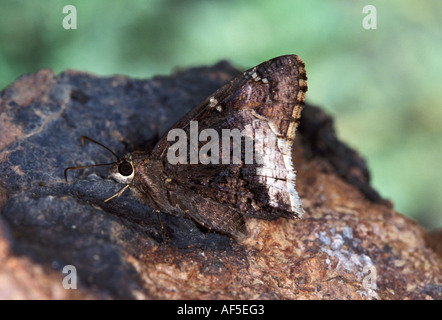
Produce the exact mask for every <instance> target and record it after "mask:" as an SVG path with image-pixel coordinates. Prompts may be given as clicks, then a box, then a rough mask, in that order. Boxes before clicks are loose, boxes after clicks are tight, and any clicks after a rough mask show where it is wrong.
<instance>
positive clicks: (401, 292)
mask: <svg viewBox="0 0 442 320" xmlns="http://www.w3.org/2000/svg"><path fill="white" fill-rule="evenodd" d="M307 67H308V66H307ZM307 71H308V68H307ZM238 73H239V72H238V70H236V69H234V68H233V67H232V66H230V65H229V64H228V63H226V62H221V63H218V64H216V65H214V66H211V67H201V68H193V69H187V70H181V71H178V72H176V73H175V74H173V75H171V76H157V77H154V78H152V79H148V80H136V79H131V78H127V77H123V76H114V77H97V76H94V75H91V74H88V73H81V72H76V71H66V72H63V73H61V74H59V75H54V74H53V72H52V71H50V70H41V71H39V72H38V73H36V74H30V75H24V76H23V77H21V78H20V79H18V80H17V81H16V82H15V83H13V84H11V85H10V86H8V87H7V88H5V89H4V90H3V91H2V92H1V96H0V172H1V176H0V208H1V211H0V212H1V214H0V298H2V299H13V298H19V299H27V298H29V299H94V298H99V299H101V298H117V299H118V298H125V299H133V298H135V299H441V295H442V285H441V280H442V276H441V267H442V258H441V255H440V232H435V233H433V234H427V233H426V231H425V230H423V229H422V228H421V227H420V226H419V225H417V224H416V223H415V222H413V221H411V220H410V219H408V218H406V217H404V216H402V215H401V214H399V213H397V212H396V211H395V210H394V209H393V208H392V205H391V204H390V203H389V202H388V201H385V200H383V199H381V198H380V196H379V195H378V193H377V192H376V191H375V190H373V188H372V187H371V186H370V184H369V173H368V170H367V168H366V166H365V163H364V160H363V159H362V158H361V157H360V156H358V154H357V153H356V152H354V151H353V150H351V149H349V148H348V147H346V146H345V144H343V143H342V142H340V141H339V140H337V138H336V136H335V133H334V129H333V122H332V120H331V119H330V118H329V117H328V116H327V115H326V114H325V113H324V112H322V111H321V110H320V109H319V108H317V107H314V106H310V105H307V106H306V107H305V109H304V111H303V113H302V118H301V124H300V127H299V132H298V134H297V137H296V141H295V144H294V155H293V156H294V166H295V169H296V170H297V190H298V193H299V194H300V197H301V201H302V204H303V207H304V209H305V211H306V214H305V216H304V218H303V219H302V220H287V219H278V220H274V221H262V220H253V219H248V220H247V228H248V230H249V236H248V237H247V238H246V239H244V240H242V241H241V242H236V241H233V240H231V239H229V238H228V237H226V236H224V235H220V234H217V233H213V232H208V231H207V230H204V229H203V228H201V227H199V226H197V225H196V224H195V223H194V222H192V221H190V220H187V219H185V218H180V217H173V216H170V215H167V214H161V219H162V222H163V224H164V225H165V228H166V232H167V233H168V235H169V237H170V241H169V243H168V244H165V243H164V242H163V236H162V233H161V229H160V228H159V225H158V222H157V218H156V215H155V214H153V213H152V209H151V208H149V207H147V206H146V205H145V204H144V203H142V202H140V201H138V200H137V198H136V197H135V196H134V194H133V193H132V192H126V193H124V194H123V195H122V196H121V197H119V198H117V199H114V200H112V201H110V202H108V203H104V202H103V199H106V198H107V197H109V196H110V195H112V194H113V193H115V192H116V191H118V190H119V188H121V185H118V184H117V183H116V182H114V181H113V180H110V179H109V177H108V172H107V169H106V168H91V169H87V170H84V171H78V172H70V176H69V179H70V182H69V183H66V182H65V181H64V178H63V170H64V168H66V167H69V166H73V165H83V164H93V163H102V162H109V161H112V160H113V159H112V160H110V159H111V155H109V154H108V153H107V152H106V151H105V150H103V149H101V148H99V147H97V146H95V145H92V144H86V146H85V147H84V148H82V147H81V145H80V136H82V135H86V136H89V137H91V138H93V139H95V140H98V141H101V142H102V143H104V144H105V145H107V146H108V147H109V148H111V149H112V150H115V151H116V152H117V154H124V153H126V152H130V151H134V150H145V149H149V148H151V147H152V146H153V145H154V144H155V142H156V140H157V139H158V137H159V136H161V135H162V134H164V133H165V132H166V131H167V129H168V128H169V127H170V126H171V125H172V124H173V123H174V122H175V121H177V120H178V119H179V118H180V117H181V116H183V115H184V114H185V113H186V112H187V111H189V110H190V109H191V108H192V107H194V106H196V105H197V104H198V103H199V102H201V101H202V100H203V99H204V98H206V97H207V96H209V95H210V94H211V93H213V92H214V91H215V90H216V89H217V88H219V87H221V86H222V85H223V84H224V83H226V82H227V81H228V80H230V79H231V78H232V77H233V76H235V75H237V74H238ZM307 99H308V95H307ZM437 252H439V253H437ZM65 265H73V266H75V267H76V270H77V273H78V289H77V290H65V289H63V286H62V280H63V277H64V276H65V275H64V274H62V270H63V267H64V266H65Z"/></svg>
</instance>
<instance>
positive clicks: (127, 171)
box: [118, 161, 134, 177]
mask: <svg viewBox="0 0 442 320" xmlns="http://www.w3.org/2000/svg"><path fill="white" fill-rule="evenodd" d="M118 172H119V173H120V174H121V175H123V176H125V177H127V176H130V175H131V174H132V173H133V172H134V169H133V168H132V165H131V164H130V162H128V161H123V162H121V163H120V164H119V165H118Z"/></svg>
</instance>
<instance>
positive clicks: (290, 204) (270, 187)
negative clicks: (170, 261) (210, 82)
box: [65, 55, 307, 238]
mask: <svg viewBox="0 0 442 320" xmlns="http://www.w3.org/2000/svg"><path fill="white" fill-rule="evenodd" d="M306 91H307V77H306V73H305V68H304V63H303V62H302V60H301V59H300V58H299V57H298V56H296V55H286V56H280V57H277V58H274V59H271V60H268V61H266V62H264V63H262V64H260V65H258V66H256V67H253V68H252V69H250V70H247V71H245V72H243V73H242V74H241V75H239V76H238V77H236V78H234V79H233V80H231V81H230V82H229V83H227V84H226V85H224V86H223V87H221V88H220V89H219V90H217V91H216V92H215V93H214V94H212V95H211V96H210V97H208V98H207V99H206V100H205V101H203V102H202V103H201V104H200V105H199V106H197V107H196V108H194V109H193V110H191V111H190V112H189V113H188V114H186V115H185V116H184V117H183V118H182V119H181V120H179V121H178V122H177V123H176V124H175V125H174V126H173V127H172V128H171V130H169V132H168V134H166V135H165V136H164V137H162V138H161V139H160V140H159V142H158V143H157V145H156V146H155V148H154V149H153V150H152V152H143V151H137V152H133V153H129V154H127V155H125V156H124V157H119V156H118V155H116V154H115V153H114V152H112V151H111V150H109V149H108V148H107V147H105V146H104V145H102V144H101V143H98V142H96V141H94V140H92V139H90V138H87V137H82V143H83V142H84V140H85V139H86V140H89V141H91V142H94V143H96V144H98V145H100V146H102V147H104V148H106V149H107V150H109V151H110V152H111V153H112V154H113V155H114V156H115V157H116V159H117V160H116V161H115V162H111V163H106V164H96V165H91V166H99V165H112V169H111V172H112V176H113V178H114V179H115V180H116V181H118V182H120V183H122V184H124V187H123V188H122V189H120V191H119V192H118V193H116V194H114V195H113V196H111V197H110V198H108V199H106V200H105V201H109V200H111V199H113V198H115V197H117V196H119V195H120V194H122V193H123V192H124V191H125V190H126V189H127V188H131V189H133V190H135V191H136V193H137V194H138V195H139V196H141V198H142V199H144V200H145V201H147V202H148V204H149V205H150V206H151V207H153V208H154V209H155V210H156V211H157V213H158V212H159V211H161V212H166V213H169V214H172V215H179V216H182V215H185V216H188V217H190V218H191V219H193V220H195V221H196V222H197V223H199V224H201V225H203V226H204V227H206V228H208V229H212V230H215V231H218V232H221V233H224V234H227V235H230V236H232V237H234V238H239V237H242V236H244V235H245V234H246V233H247V230H246V227H245V223H244V216H247V217H253V218H259V219H274V218H278V217H287V218H296V217H298V218H299V217H301V216H302V214H303V210H302V208H301V203H300V199H299V197H298V194H297V192H296V190H295V178H296V174H295V170H294V167H293V162H292V146H293V142H294V138H295V131H296V127H297V125H298V123H299V119H300V116H301V110H302V108H303V106H304V98H305V93H306ZM171 133H173V134H172V135H171ZM233 133H235V134H239V140H236V141H235V137H237V136H235V134H233ZM226 135H227V137H226ZM220 137H222V138H220ZM177 138H178V141H177ZM180 138H182V139H181V141H180ZM209 138H210V139H209ZM183 139H184V140H183ZM189 140H190V143H189ZM242 142H244V144H243V143H242ZM247 145H248V146H249V147H250V146H252V149H250V148H247ZM235 147H236V149H235ZM234 150H236V151H238V153H237V154H236V156H235V155H234V154H233V155H232V152H233V151H234ZM250 150H253V151H252V157H250ZM177 154H178V156H177ZM248 157H249V158H248ZM250 158H251V159H250ZM217 159H218V161H216V160H217ZM221 159H222V160H221ZM91 166H81V167H70V168H67V169H66V170H65V177H66V173H67V172H68V171H69V170H74V169H82V168H87V167H91Z"/></svg>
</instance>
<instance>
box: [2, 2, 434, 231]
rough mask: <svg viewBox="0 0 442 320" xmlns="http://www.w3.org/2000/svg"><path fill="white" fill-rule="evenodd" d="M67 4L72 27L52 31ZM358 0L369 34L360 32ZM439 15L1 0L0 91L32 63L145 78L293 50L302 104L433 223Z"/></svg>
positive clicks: (405, 5) (352, 8) (388, 193)
mask: <svg viewBox="0 0 442 320" xmlns="http://www.w3.org/2000/svg"><path fill="white" fill-rule="evenodd" d="M68 4H71V5H74V6H75V7H76V9H77V27H78V29H77V30H65V29H63V28H62V20H63V18H64V17H65V14H63V13H62V9H63V7H64V6H65V5H68ZM368 4H371V5H374V6H375V7H376V9H377V29H376V30H365V29H364V28H362V20H363V18H364V17H365V16H366V15H365V14H363V13H362V9H363V7H364V6H365V5H368ZM441 16H442V1H441V0H426V1H420V2H418V1H415V0H389V1H355V0H347V1H344V0H339V1H338V0H324V1H319V0H314V1H312V0H310V1H294V0H274V1H269V0H250V1H249V0H244V1H240V0H237V1H233V0H224V1H208V0H206V1H202V0H192V1H185V0H150V1H148V0H145V1H141V0H140V1H138V0H126V1H121V0H119V1H117V0H93V1H92V0H91V1H86V0H77V1H76V0H70V1H69V0H44V1H43V0H42V1H34V0H21V1H20V0H0V88H4V87H5V86H7V85H8V84H9V83H11V82H13V81H15V80H16V79H17V77H18V76H20V75H22V74H23V73H33V72H36V71H37V70H39V69H41V68H51V69H53V70H54V71H55V72H57V73H58V72H60V71H63V70H65V69H77V70H83V71H87V72H91V73H95V74H98V75H112V74H124V75H128V76H132V77H138V78H147V77H150V76H152V75H155V74H169V73H170V72H172V71H173V70H174V69H175V68H176V67H190V66H197V65H209V64H213V63H215V62H217V61H219V60H220V59H228V60H229V61H231V62H232V63H233V64H234V65H235V66H237V67H238V68H241V69H244V68H248V67H251V66H254V65H256V64H258V63H260V62H262V61H264V60H267V59H269V58H272V57H275V56H278V55H282V54H287V53H296V54H298V55H299V56H300V57H301V58H302V59H303V60H304V62H305V64H306V69H307V75H308V86H309V91H308V93H307V101H309V102H310V103H313V104H317V105H319V106H321V107H322V108H324V109H325V110H326V112H328V113H329V114H331V115H332V116H333V117H334V119H335V122H336V127H337V133H338V136H339V137H340V139H341V140H343V141H345V142H347V143H348V144H349V145H350V146H352V147H353V148H354V149H356V150H358V152H359V153H360V154H362V155H363V156H364V158H365V159H366V160H367V162H368V166H369V168H370V171H371V174H372V183H373V185H374V187H375V188H376V189H377V190H378V191H379V192H380V193H381V194H382V196H383V197H385V198H388V199H390V200H392V201H393V203H394V206H395V208H396V210H398V211H399V212H401V213H403V214H405V215H407V216H409V217H411V218H414V219H416V220H418V221H419V223H420V224H422V225H424V226H425V227H427V228H428V229H433V228H436V227H440V226H442V214H441V209H440V208H441V207H442V195H441V191H442V154H441V151H442V108H441V107H442V106H441V101H442V59H441V54H442V29H441ZM0 125H1V124H0Z"/></svg>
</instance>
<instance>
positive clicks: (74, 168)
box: [64, 136, 120, 182]
mask: <svg viewBox="0 0 442 320" xmlns="http://www.w3.org/2000/svg"><path fill="white" fill-rule="evenodd" d="M84 140H87V141H89V142H92V143H95V144H98V145H99V146H101V147H103V148H104V149H106V150H107V151H109V152H110V153H112V154H113V155H114V157H115V158H116V159H117V161H114V162H109V163H99V164H91V165H87V166H78V167H69V168H66V169H64V179H65V180H66V182H67V181H68V176H67V173H68V171H71V170H79V169H85V168H90V167H100V166H110V165H113V164H117V163H118V162H120V157H119V156H118V155H117V154H116V153H115V152H113V151H112V150H111V149H109V148H108V147H106V146H105V145H103V144H101V143H100V142H98V141H95V140H94V139H91V138H89V137H86V136H81V145H82V146H83V147H84Z"/></svg>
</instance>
